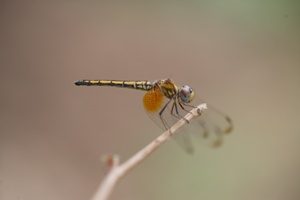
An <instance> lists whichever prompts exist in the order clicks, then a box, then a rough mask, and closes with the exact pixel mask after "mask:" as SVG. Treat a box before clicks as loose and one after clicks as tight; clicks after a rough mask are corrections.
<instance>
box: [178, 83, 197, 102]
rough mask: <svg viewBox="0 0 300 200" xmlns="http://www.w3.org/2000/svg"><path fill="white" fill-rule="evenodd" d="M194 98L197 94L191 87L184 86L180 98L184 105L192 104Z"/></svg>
mask: <svg viewBox="0 0 300 200" xmlns="http://www.w3.org/2000/svg"><path fill="white" fill-rule="evenodd" d="M194 96H195V93H194V91H193V89H192V88H191V87H190V86H188V85H184V86H182V87H181V89H180V91H179V97H180V99H181V100H182V101H183V102H184V103H190V102H191V101H192V100H193V99H194Z"/></svg>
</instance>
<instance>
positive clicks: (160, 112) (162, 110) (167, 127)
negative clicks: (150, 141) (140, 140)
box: [159, 99, 172, 130]
mask: <svg viewBox="0 0 300 200" xmlns="http://www.w3.org/2000/svg"><path fill="white" fill-rule="evenodd" d="M171 100H172V99H170V100H169V101H168V102H167V103H166V104H165V105H164V107H163V108H162V109H161V110H160V111H159V117H160V120H161V122H162V123H163V125H164V127H165V129H166V130H168V129H169V128H170V127H169V125H168V124H167V122H166V121H165V119H164V118H163V116H162V114H163V112H164V111H165V110H166V108H167V107H168V105H169V103H170V102H171Z"/></svg>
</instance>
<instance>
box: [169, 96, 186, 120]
mask: <svg viewBox="0 0 300 200" xmlns="http://www.w3.org/2000/svg"><path fill="white" fill-rule="evenodd" d="M174 108H175V111H176V113H174ZM171 114H172V116H174V117H176V118H177V119H184V120H185V122H186V123H187V124H188V123H190V121H189V120H187V119H186V118H185V117H183V116H181V115H180V114H179V112H178V107H177V104H176V101H174V102H173V105H172V109H171Z"/></svg>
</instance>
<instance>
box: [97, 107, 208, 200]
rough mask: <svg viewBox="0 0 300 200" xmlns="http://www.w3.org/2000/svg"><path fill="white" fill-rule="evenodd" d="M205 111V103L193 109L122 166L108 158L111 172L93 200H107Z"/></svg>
mask: <svg viewBox="0 0 300 200" xmlns="http://www.w3.org/2000/svg"><path fill="white" fill-rule="evenodd" d="M205 109H207V107H206V104H205V103H203V104H200V105H199V106H197V107H196V108H194V109H192V110H191V111H190V113H188V114H187V115H186V116H185V117H184V118H183V119H181V120H179V121H178V122H176V123H175V124H174V125H173V126H172V127H171V128H170V129H169V130H166V131H165V132H164V133H163V134H161V135H160V136H158V137H157V138H156V139H155V140H153V141H152V142H151V143H150V144H148V145H147V146H145V147H144V148H143V149H141V150H140V151H139V152H137V153H136V154H135V155H133V156H132V157H131V158H129V159H128V160H127V161H125V162H123V163H122V164H119V157H118V156H113V155H110V156H107V157H106V163H107V164H108V165H109V167H110V171H109V172H108V174H107V175H106V177H105V178H104V180H103V181H102V183H101V185H100V186H99V188H98V190H97V192H96V193H95V195H94V197H93V198H92V200H107V199H108V198H109V196H110V194H111V193H112V190H113V189H114V187H115V185H116V183H117V182H118V181H119V180H120V179H121V178H122V177H124V176H125V175H126V174H127V173H128V172H129V171H130V170H132V169H133V168H134V167H136V166H137V165H138V164H139V163H141V162H142V161H143V160H144V159H145V158H147V157H148V156H149V155H150V154H151V153H153V152H154V151H155V150H156V149H157V148H158V147H159V146H160V145H162V144H163V143H165V142H166V141H167V140H168V139H169V138H170V137H171V136H172V135H173V134H174V133H175V132H176V130H178V129H179V128H180V127H182V126H183V125H184V124H185V123H186V122H187V121H191V120H192V119H193V118H194V117H198V116H199V115H201V113H202V111H203V110H205Z"/></svg>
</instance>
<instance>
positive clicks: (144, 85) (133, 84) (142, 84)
mask: <svg viewBox="0 0 300 200" xmlns="http://www.w3.org/2000/svg"><path fill="white" fill-rule="evenodd" d="M75 85H78V86H112V87H121V88H131V89H137V90H145V91H148V90H150V89H152V87H153V84H152V83H151V82H150V81H122V80H78V81H76V82H75Z"/></svg>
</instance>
